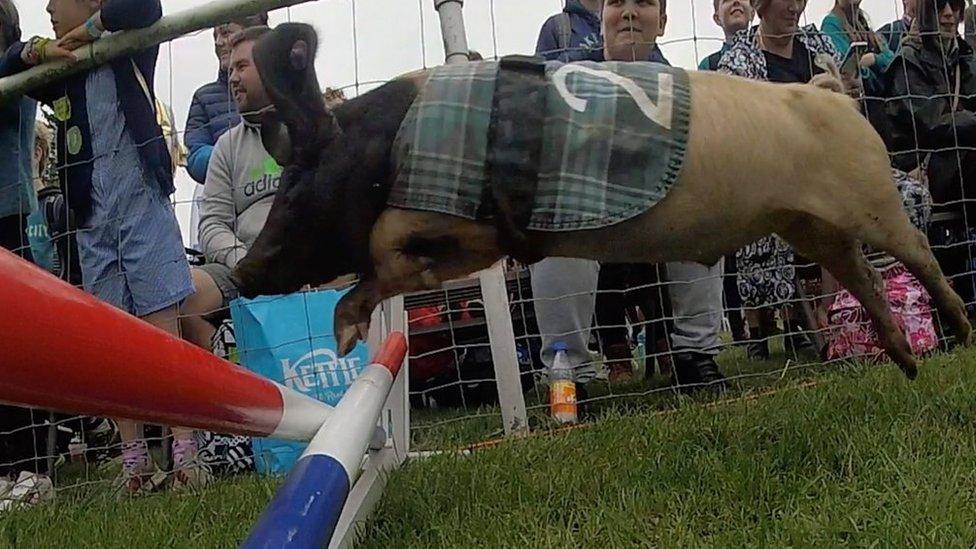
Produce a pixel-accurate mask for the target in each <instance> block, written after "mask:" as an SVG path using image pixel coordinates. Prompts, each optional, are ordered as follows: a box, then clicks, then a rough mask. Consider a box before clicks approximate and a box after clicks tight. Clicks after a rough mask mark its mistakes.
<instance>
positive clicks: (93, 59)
mask: <svg viewBox="0 0 976 549" xmlns="http://www.w3.org/2000/svg"><path fill="white" fill-rule="evenodd" d="M309 1H310V0H214V1H212V2H204V3H201V4H202V5H200V6H199V7H195V8H191V9H187V10H183V11H181V12H178V13H174V14H173V15H167V16H165V17H163V18H162V19H160V20H159V21H157V22H156V23H155V24H154V25H152V26H150V27H147V28H144V29H136V30H129V31H125V32H119V33H116V34H111V35H108V36H106V37H105V38H103V39H101V40H96V41H95V42H93V43H92V44H91V45H89V46H83V47H81V48H79V49H77V50H75V54H76V55H77V56H78V61H77V62H74V63H70V62H68V61H57V62H51V63H45V64H43V65H39V66H37V67H34V68H32V69H30V70H26V71H24V72H22V73H19V74H15V75H12V76H8V77H6V78H0V104H3V103H4V102H6V101H8V100H10V99H11V98H13V97H17V96H20V95H23V94H24V93H27V92H28V91H30V90H32V89H35V88H38V87H41V86H43V85H45V84H48V83H50V82H53V81H55V80H59V79H61V78H64V77H65V76H68V75H70V74H74V73H76V72H80V71H83V70H85V69H89V68H91V67H95V66H98V65H101V64H104V63H105V62H106V61H109V60H111V59H114V58H116V57H120V56H123V55H127V54H129V53H132V52H134V51H138V50H141V49H144V48H148V47H151V46H155V45H157V44H161V43H163V42H166V41H168V40H173V39H174V38H178V37H180V36H182V35H184V34H188V33H191V32H196V31H200V30H203V29H209V28H212V27H215V26H217V25H220V24H223V23H226V22H227V21H230V20H231V19H234V18H237V17H242V16H247V15H254V14H257V13H260V12H262V11H271V10H276V9H279V8H284V7H287V6H294V5H296V4H303V3H305V2H309Z"/></svg>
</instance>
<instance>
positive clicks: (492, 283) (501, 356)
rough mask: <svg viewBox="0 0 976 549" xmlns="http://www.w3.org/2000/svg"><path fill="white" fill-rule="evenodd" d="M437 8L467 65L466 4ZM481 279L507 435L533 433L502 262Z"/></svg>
mask: <svg viewBox="0 0 976 549" xmlns="http://www.w3.org/2000/svg"><path fill="white" fill-rule="evenodd" d="M434 7H435V8H436V9H437V13H438V15H440V20H441V34H442V36H443V38H444V56H445V60H446V63H447V64H449V65H450V64H452V63H464V62H467V61H468V39H467V37H466V36H465V31H464V14H463V13H462V9H461V8H462V7H463V1H462V0H434ZM479 279H480V282H481V297H482V300H483V301H484V303H485V317H486V320H487V324H488V341H489V344H490V345H491V360H492V364H493V365H494V367H495V384H496V387H497V388H498V401H499V405H500V406H501V409H502V423H503V426H504V428H505V434H506V435H511V434H519V433H525V432H528V430H529V421H528V416H527V414H526V412H525V397H524V396H523V395H522V383H521V381H520V378H519V363H518V353H517V351H516V349H515V329H514V327H513V326H512V312H511V308H510V307H509V301H508V290H507V288H506V284H505V270H504V268H503V267H502V263H501V262H499V263H498V264H497V265H495V266H494V267H492V268H490V269H487V270H485V271H482V272H481V273H479Z"/></svg>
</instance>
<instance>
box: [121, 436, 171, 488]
mask: <svg viewBox="0 0 976 549" xmlns="http://www.w3.org/2000/svg"><path fill="white" fill-rule="evenodd" d="M160 475H162V478H160ZM165 480H166V475H165V474H164V473H163V472H162V471H160V470H159V468H157V467H156V464H155V463H154V462H153V460H152V458H151V457H149V448H148V447H147V446H146V441H145V440H136V441H132V442H123V443H122V473H121V474H120V475H119V476H118V478H116V484H117V485H118V487H119V488H120V490H121V493H122V495H130V496H134V495H140V494H144V493H149V492H154V491H156V490H157V489H158V488H159V487H160V486H161V485H162V483H163V482H164V481H165Z"/></svg>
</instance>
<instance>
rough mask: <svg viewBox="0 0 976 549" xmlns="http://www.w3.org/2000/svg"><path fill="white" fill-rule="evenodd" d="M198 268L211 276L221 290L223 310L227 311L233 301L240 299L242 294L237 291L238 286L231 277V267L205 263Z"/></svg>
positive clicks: (221, 306)
mask: <svg viewBox="0 0 976 549" xmlns="http://www.w3.org/2000/svg"><path fill="white" fill-rule="evenodd" d="M197 268H198V269H200V270H201V271H203V272H205V273H207V274H208V275H210V278H211V279H213V281H214V284H216V285H217V289H218V290H220V295H221V297H222V299H221V302H220V308H221V309H226V308H227V307H229V306H230V302H231V301H234V300H235V299H237V298H238V297H240V295H241V293H240V292H239V291H237V286H236V285H235V284H234V281H233V280H232V279H231V277H230V273H231V271H230V267H228V266H227V265H224V264H223V263H204V264H203V265H201V266H199V267H197Z"/></svg>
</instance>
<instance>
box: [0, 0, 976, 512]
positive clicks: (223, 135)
mask: <svg viewBox="0 0 976 549" xmlns="http://www.w3.org/2000/svg"><path fill="white" fill-rule="evenodd" d="M673 1H674V0H672V2H673ZM903 4H904V5H903V17H902V18H901V19H899V20H897V21H893V22H890V23H887V24H885V25H884V26H880V27H876V26H875V25H874V24H873V23H872V22H871V21H870V20H869V18H868V17H867V15H866V14H865V12H864V11H863V10H862V9H861V1H860V0H835V3H834V6H833V8H832V9H831V10H830V11H829V13H827V14H826V15H825V16H824V17H823V19H822V22H821V24H820V25H819V26H818V25H812V24H811V25H805V26H804V25H801V24H800V21H801V20H804V17H805V16H809V15H811V14H805V13H804V12H805V9H806V2H805V1H804V0H712V5H711V7H712V9H713V10H714V16H713V19H714V21H715V24H716V25H718V26H719V27H720V28H721V30H722V33H723V35H724V42H723V43H722V45H721V47H719V48H717V51H715V52H714V53H711V54H710V55H707V56H705V57H704V58H703V59H702V60H701V64H700V65H699V67H698V69H699V70H703V71H717V72H720V73H724V74H729V75H736V76H739V77H744V78H751V79H757V80H766V81H769V82H774V83H807V82H809V81H810V80H811V79H813V78H814V76H816V75H817V74H820V73H823V72H825V71H826V70H827V69H828V67H827V66H825V64H824V63H823V58H824V57H825V56H826V57H829V58H832V59H833V60H834V62H835V63H836V65H837V66H839V67H840V70H841V75H842V79H843V81H844V84H845V87H846V91H847V93H848V94H850V95H851V96H852V97H853V98H855V99H856V100H857V101H858V104H859V105H860V108H861V114H862V115H863V116H865V117H867V119H868V120H870V122H871V123H872V124H873V125H874V126H875V128H876V129H877V130H878V133H879V134H880V135H881V136H882V138H883V139H884V141H885V144H886V145H887V147H888V150H889V153H890V156H891V163H892V174H893V176H892V184H893V185H896V186H897V188H898V190H899V191H900V193H901V195H902V197H903V199H904V203H905V208H906V210H907V212H908V213H909V216H910V218H911V219H912V221H913V222H914V223H915V224H916V225H917V226H918V227H919V228H921V229H922V230H923V231H925V232H926V234H927V235H928V237H929V239H930V242H931V244H932V245H933V246H934V247H935V248H936V255H937V257H938V260H939V262H940V264H941V266H942V269H943V271H944V272H945V273H946V274H947V276H949V277H950V279H951V281H952V283H953V285H954V287H955V289H956V291H957V292H959V293H960V295H961V296H962V297H963V299H964V300H965V301H966V303H967V304H969V305H972V304H973V302H974V300H976V289H974V281H973V276H972V272H971V271H972V267H973V265H974V263H973V261H972V246H971V244H972V241H973V240H974V235H973V233H972V225H970V224H969V223H968V219H969V217H968V216H969V214H970V213H972V214H974V215H976V209H974V207H973V206H972V205H971V204H970V198H971V197H970V196H969V195H970V194H973V191H970V190H969V183H971V182H972V183H974V184H976V171H974V169H970V168H969V166H970V164H969V163H968V160H969V159H970V155H971V154H972V151H973V150H974V149H973V148H972V144H971V143H970V142H969V140H970V139H974V140H976V58H974V53H973V47H972V45H971V43H970V41H967V40H966V39H965V38H968V37H964V36H961V35H960V32H959V27H960V25H961V24H962V22H963V19H964V13H965V11H966V9H965V5H964V1H963V0H903ZM32 9H33V8H32ZM47 11H48V12H49V13H50V16H51V20H52V21H53V28H52V33H53V35H54V38H46V37H24V36H21V31H20V25H19V17H18V11H17V8H16V6H15V5H14V4H13V0H0V53H2V57H0V78H2V77H5V76H9V75H12V74H15V73H19V72H22V71H25V70H27V69H29V68H31V67H34V66H37V65H41V64H44V63H47V62H50V61H52V60H58V59H66V58H71V57H72V55H73V54H72V53H71V52H72V50H75V49H77V48H79V47H82V46H84V45H86V44H89V43H91V42H94V41H96V40H99V39H100V38H101V37H102V36H104V35H105V34H106V33H111V32H119V31H125V30H128V29H136V28H142V27H147V26H149V25H151V24H153V23H154V22H155V21H157V20H158V19H159V18H160V17H161V16H162V6H161V4H160V0H87V1H81V0H50V1H49V2H48V7H47ZM667 23H668V1H667V0H567V1H566V3H565V8H564V9H563V10H562V12H560V13H558V14H555V15H553V16H552V17H550V18H549V19H548V20H547V21H546V22H545V23H544V25H543V26H542V28H541V29H540V31H539V34H538V40H537V45H536V52H535V53H536V54H537V55H539V56H541V57H544V58H546V59H547V60H552V61H561V62H565V63H574V62H586V61H590V62H602V61H617V62H647V61H650V62H655V63H664V64H667V63H668V61H667V59H666V58H665V57H664V55H663V53H662V50H661V48H660V47H659V46H658V43H659V41H660V40H662V39H663V38H664V37H665V36H666V34H667V32H666V31H667ZM269 31H270V29H269V27H268V17H267V15H266V14H260V15H257V16H252V17H243V18H240V19H238V20H234V21H230V22H228V23H226V24H224V25H221V26H219V27H217V28H215V29H213V39H214V54H215V56H216V57H217V59H218V62H219V70H218V74H217V75H216V79H215V80H214V81H213V82H210V83H207V84H204V85H202V86H201V87H200V88H199V89H198V90H197V91H196V93H195V94H194V95H193V99H192V103H191V106H190V110H189V116H188V119H187V120H186V122H185V124H184V126H183V127H184V130H183V133H182V136H181V135H180V132H178V131H177V130H176V124H174V121H173V117H172V114H171V113H170V111H169V109H168V107H167V106H166V105H163V104H162V103H161V102H160V101H159V100H158V99H157V98H156V97H155V94H154V89H155V88H154V85H155V72H156V62H157V56H158V47H150V48H147V49H144V50H141V51H138V52H136V53H133V54H131V55H129V56H124V57H121V58H119V59H116V60H114V61H110V62H108V63H106V64H104V65H101V66H97V67H95V68H92V69H89V70H86V71H83V72H80V73H77V74H74V75H71V76H67V77H64V78H63V79H61V80H58V81H55V82H52V83H50V84H47V85H45V86H44V87H42V88H37V89H35V90H32V91H31V92H29V93H28V95H27V96H25V97H22V98H19V99H17V100H15V101H12V102H9V103H7V104H4V105H0V109H2V111H3V117H2V118H0V148H2V150H3V151H4V155H3V156H2V157H0V158H2V160H0V162H3V163H4V165H3V166H2V169H0V245H2V246H3V247H4V248H6V249H8V250H11V251H13V252H14V253H16V254H18V255H20V257H22V258H23V259H25V260H27V261H32V262H34V263H36V264H37V265H38V266H40V267H42V268H44V269H46V270H48V271H50V272H51V273H54V274H55V275H57V276H59V277H61V278H62V279H64V280H66V281H68V282H70V283H72V284H75V285H77V286H79V287H81V288H83V289H84V290H85V291H86V292H89V293H91V294H92V295H94V296H95V297H97V298H99V299H101V300H103V301H105V302H106V303H109V304H111V305H113V306H115V307H117V308H119V309H121V310H123V311H126V312H128V313H130V314H132V315H134V316H136V317H139V318H141V319H143V320H145V321H146V322H149V323H151V324H153V325H155V326H157V327H158V328H160V329H163V330H165V331H167V332H169V333H171V334H173V335H175V336H178V337H182V338H184V339H186V340H187V341H189V342H191V343H193V344H195V345H198V346H200V347H203V348H205V349H208V350H210V349H212V347H213V342H214V338H215V333H216V331H217V328H218V327H219V326H220V324H221V323H222V322H223V321H224V320H225V319H226V318H227V316H228V305H229V303H230V302H231V301H232V300H234V299H235V298H237V296H238V294H237V290H236V288H235V286H234V282H233V279H232V277H231V276H230V274H231V272H232V270H233V269H234V267H235V265H236V264H237V262H238V261H239V260H240V259H241V258H243V256H244V255H245V254H246V253H247V250H248V248H249V247H250V246H251V245H252V244H253V243H254V241H255V239H256V238H257V235H258V234H259V233H260V231H261V228H262V227H263V225H264V223H265V220H266V218H267V216H268V212H269V210H270V208H271V203H272V201H273V199H274V195H275V192H276V191H277V189H278V185H279V182H280V178H281V174H282V169H281V167H280V166H279V165H278V164H277V163H276V162H275V160H274V159H273V158H272V157H271V155H269V154H268V152H267V151H266V150H265V148H264V146H263V144H262V140H261V127H260V123H259V117H258V115H259V114H260V113H261V112H262V110H264V109H265V108H266V107H268V106H269V105H270V100H269V98H268V95H267V93H266V92H265V90H264V86H263V84H262V81H261V78H260V75H259V74H258V71H257V67H256V66H255V64H254V61H253V56H252V49H253V47H254V44H255V42H256V41H257V40H259V39H260V38H261V36H262V35H263V34H265V33H267V32H269ZM324 100H325V101H327V103H328V104H329V105H330V106H335V105H337V104H339V103H341V102H342V101H344V97H343V96H342V93H341V92H340V91H335V90H330V91H329V93H328V94H327V96H326V98H325V99H324ZM39 106H40V110H39ZM38 113H43V115H42V116H41V117H40V118H39V117H38ZM825 115H826V114H825ZM970 132H973V133H970ZM823 161H824V162H829V161H830V159H829V158H824V159H823ZM783 162H789V159H783ZM973 165H976V164H973ZM179 169H185V170H186V171H187V172H188V173H189V175H190V176H191V178H192V179H193V180H194V181H195V182H196V183H197V184H198V185H197V186H196V187H195V192H194V203H193V210H192V211H193V213H192V215H191V224H192V230H191V238H190V242H184V241H183V239H182V236H181V233H180V229H179V226H178V224H177V220H176V216H175V214H174V210H173V206H172V202H171V199H170V197H171V194H172V193H173V192H174V174H175V173H176V171H177V170H179ZM771 184H772V182H771ZM188 250H189V251H190V252H191V253H190V254H188V253H187V252H188ZM193 252H198V253H196V254H194V253H193ZM866 252H867V253H868V254H869V258H870V259H871V260H872V264H873V265H874V266H875V267H876V268H878V269H879V270H880V271H881V273H882V276H883V278H884V280H885V288H886V292H887V298H888V300H889V303H890V304H891V306H892V308H893V310H894V312H895V315H896V318H897V320H898V321H899V323H900V324H901V326H902V328H903V329H904V330H905V331H906V333H907V334H908V335H909V339H910V343H911V344H912V347H913V350H914V351H915V352H916V353H918V354H925V353H928V352H931V351H933V350H934V349H936V348H937V347H938V346H939V341H940V338H939V326H938V322H937V319H935V318H933V314H932V312H931V307H930V305H929V296H928V295H927V293H926V292H925V290H924V288H922V287H921V285H920V284H919V282H918V281H917V280H915V278H914V277H913V276H912V275H911V274H910V273H909V272H908V271H907V269H905V267H904V266H903V265H901V264H900V263H899V262H897V261H896V260H895V259H894V258H892V257H889V256H886V255H885V254H881V253H874V252H873V251H871V250H866ZM188 255H189V256H191V257H192V256H199V260H194V261H192V262H193V263H194V264H193V265H191V259H190V257H188ZM530 272H531V284H532V293H533V297H534V298H535V299H534V302H533V303H534V309H535V318H536V321H537V323H538V327H539V334H540V337H541V340H542V346H541V349H542V351H541V361H542V363H543V364H544V365H545V366H546V367H551V366H552V361H553V356H554V352H553V349H554V348H555V347H557V346H558V347H559V348H560V349H565V350H566V352H567V356H568V358H569V360H570V361H571V363H572V365H573V367H574V370H575V381H576V383H577V385H578V387H579V388H580V389H581V390H583V391H584V394H585V387H586V386H587V384H589V383H590V382H591V381H592V380H594V379H595V378H596V377H597V375H598V369H599V368H598V366H599V365H605V367H606V370H607V371H608V376H609V382H610V383H611V384H620V383H627V382H628V381H632V380H633V379H634V377H635V375H636V372H635V369H634V360H633V359H634V353H635V347H637V342H638V336H637V335H636V334H635V332H634V330H632V329H628V328H633V327H638V329H639V327H643V329H644V334H643V335H642V336H640V337H642V338H643V339H644V340H643V346H642V352H643V353H644V354H647V355H648V356H647V364H648V366H647V370H648V371H650V370H653V365H654V364H655V363H656V365H657V368H658V369H659V370H660V371H661V372H662V373H666V374H667V375H669V376H670V380H671V382H672V383H673V384H674V385H675V386H676V387H677V388H678V389H679V390H681V391H683V392H693V391H696V390H699V389H706V390H710V391H715V392H721V391H724V390H725V389H726V387H727V380H726V378H725V376H724V375H723V373H722V367H721V365H720V364H719V362H718V361H717V357H719V353H720V351H721V350H722V349H723V348H724V346H725V345H724V344H723V342H722V337H721V336H722V332H723V325H724V324H725V323H726V322H727V323H728V326H729V327H730V328H731V336H732V338H733V340H734V341H735V343H736V344H737V345H741V346H742V347H743V348H744V350H745V352H746V353H747V354H748V356H749V357H750V358H752V359H755V360H769V359H770V358H771V357H772V356H773V353H772V351H771V349H770V338H771V336H773V335H774V334H775V333H777V332H783V334H784V338H783V341H784V345H785V349H786V352H787V355H790V354H792V355H794V356H799V354H801V353H810V354H812V355H814V356H816V357H818V358H820V359H823V360H827V359H832V360H842V359H850V358H855V357H864V356H868V357H878V356H880V355H881V353H882V350H881V348H880V346H879V345H878V342H877V336H876V334H874V332H873V328H872V327H871V325H870V323H869V322H868V321H867V315H866V313H865V312H864V311H863V310H862V308H861V306H860V304H859V303H858V302H857V300H856V299H854V298H853V296H851V295H850V293H848V292H847V291H846V290H845V289H844V288H843V287H841V286H839V285H838V284H837V282H836V281H834V280H833V279H832V278H831V277H830V276H829V273H826V272H821V270H820V269H819V268H818V267H814V266H812V265H810V262H809V261H806V260H805V259H804V258H802V257H801V256H799V255H797V254H796V253H795V252H794V251H793V250H791V249H790V247H789V246H787V245H786V244H785V243H784V242H783V241H782V240H781V239H779V238H778V237H776V236H775V235H773V236H769V237H766V238H762V239H760V240H758V241H756V242H754V243H751V244H749V245H748V246H746V247H744V248H743V249H741V250H739V251H738V252H737V253H735V254H732V255H730V256H728V257H725V258H723V259H722V260H720V261H719V262H718V263H717V264H715V265H700V264H696V263H685V262H673V263H668V264H665V265H637V264H604V265H601V264H598V263H596V262H593V261H587V260H578V259H561V258H550V259H545V260H543V261H541V262H539V263H537V264H535V265H532V266H531V267H530ZM594 326H596V328H595V330H593V328H594ZM593 343H595V344H596V348H597V349H599V351H593V350H592V347H593ZM595 354H596V355H598V356H594V355H595ZM0 417H2V418H3V419H2V423H0V478H4V477H9V479H14V478H17V479H18V480H17V481H12V482H7V483H6V484H4V483H3V482H0V499H2V498H3V495H4V493H5V491H6V492H9V491H10V490H13V489H15V488H17V482H19V481H20V480H21V478H20V477H18V474H19V473H21V471H24V470H28V471H27V472H28V476H31V475H33V476H32V477H31V478H32V479H33V480H32V482H33V483H34V484H32V486H34V485H36V484H38V481H37V479H39V478H41V479H43V476H44V475H45V474H46V473H48V471H47V468H48V467H49V466H48V465H47V464H46V463H44V460H39V459H37V456H38V455H40V454H39V447H44V445H45V444H46V443H42V442H41V441H42V440H43V439H45V438H46V436H47V435H46V433H42V432H40V431H41V430H40V429H39V428H36V427H38V426H39V425H40V424H41V421H40V420H39V419H38V416H37V411H34V410H25V409H22V408H16V407H9V406H4V407H2V409H0ZM44 417H46V413H45V416H44ZM115 423H116V424H117V428H118V435H119V437H120V439H121V456H120V458H121V459H120V461H121V473H120V475H119V478H118V486H119V487H120V489H121V490H122V491H123V492H124V493H131V494H134V493H139V492H144V491H149V490H154V489H157V488H159V487H160V486H161V485H162V484H163V482H165V483H166V484H167V485H169V486H172V487H174V488H177V489H178V488H182V487H186V486H194V485H199V484H201V483H205V482H207V481H208V479H210V478H211V477H212V476H213V474H215V473H220V472H222V471H221V470H219V469H218V468H216V467H215V466H212V465H211V464H208V463H207V460H205V459H203V457H204V455H205V454H206V453H207V451H208V450H207V447H208V446H209V445H210V444H211V443H212V442H213V436H214V435H213V434H203V433H198V432H194V431H193V430H190V429H184V428H180V427H179V426H173V427H172V428H171V429H172V438H171V441H170V442H167V444H169V448H167V452H165V453H166V454H168V455H169V457H168V458H167V459H168V461H169V462H170V463H164V464H162V467H160V465H157V463H156V460H155V459H154V457H153V455H152V454H151V452H150V446H149V445H148V444H147V441H146V437H145V428H146V427H145V426H144V425H141V424H137V423H133V422H131V421H125V420H122V419H119V420H117V421H116V422H115ZM208 437H209V438H208ZM226 444H229V445H230V446H234V445H237V444H240V445H242V447H241V448H239V449H233V450H232V451H231V453H233V454H234V455H240V456H244V455H246V453H247V450H246V448H244V447H243V444H244V442H243V441H237V440H231V441H230V442H226ZM227 452H228V451H227V450H226V449H225V450H224V454H226V453H227ZM161 469H164V470H165V471H167V472H166V473H163V472H162V471H161ZM21 476H23V475H21ZM21 491H23V489H22V487H21ZM0 510H2V507H0Z"/></svg>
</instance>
